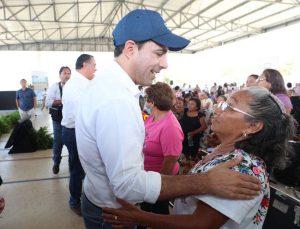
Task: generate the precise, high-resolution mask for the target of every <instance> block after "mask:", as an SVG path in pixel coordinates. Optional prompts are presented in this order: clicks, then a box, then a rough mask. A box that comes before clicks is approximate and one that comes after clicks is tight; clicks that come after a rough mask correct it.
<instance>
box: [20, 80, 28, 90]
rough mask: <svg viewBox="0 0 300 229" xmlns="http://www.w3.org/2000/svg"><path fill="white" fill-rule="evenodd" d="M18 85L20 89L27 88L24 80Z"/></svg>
mask: <svg viewBox="0 0 300 229" xmlns="http://www.w3.org/2000/svg"><path fill="white" fill-rule="evenodd" d="M20 84H21V87H22V88H26V87H27V81H26V80H21V81H20Z"/></svg>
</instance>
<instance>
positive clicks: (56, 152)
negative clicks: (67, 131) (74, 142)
mask: <svg viewBox="0 0 300 229" xmlns="http://www.w3.org/2000/svg"><path fill="white" fill-rule="evenodd" d="M52 125H53V136H54V139H53V157H52V159H53V162H54V164H55V165H59V164H60V161H61V151H62V148H63V142H62V126H61V124H60V122H56V121H54V120H52Z"/></svg>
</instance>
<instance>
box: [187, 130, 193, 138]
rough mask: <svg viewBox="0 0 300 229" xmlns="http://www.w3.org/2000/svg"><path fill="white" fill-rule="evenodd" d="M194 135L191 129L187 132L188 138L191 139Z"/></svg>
mask: <svg viewBox="0 0 300 229" xmlns="http://www.w3.org/2000/svg"><path fill="white" fill-rule="evenodd" d="M194 135H195V134H194V132H193V131H191V132H188V139H192V138H193V136H194Z"/></svg>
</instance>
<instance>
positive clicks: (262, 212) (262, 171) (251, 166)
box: [190, 149, 270, 225]
mask: <svg viewBox="0 0 300 229" xmlns="http://www.w3.org/2000/svg"><path fill="white" fill-rule="evenodd" d="M241 155H242V156H243V161H242V162H241V163H240V164H239V165H237V166H235V167H233V168H232V169H233V170H235V171H239V172H241V173H244V174H249V175H252V176H255V177H257V178H258V179H259V180H260V184H261V186H262V190H261V192H262V194H264V197H263V199H262V201H261V203H260V206H259V209H258V210H257V212H256V214H255V215H254V216H253V220H252V222H253V224H256V225H259V224H261V223H263V221H264V219H265V217H266V215H267V211H268V208H269V202H270V192H269V191H270V190H269V176H268V173H267V168H266V165H265V163H264V161H263V160H262V159H260V158H258V157H256V156H254V155H250V154H247V153H246V152H244V151H243V150H241V149H236V150H234V151H233V152H230V153H229V154H226V155H217V156H215V157H214V158H212V159H211V160H210V161H209V162H206V163H203V162H202V161H199V162H198V163H197V164H196V165H195V166H194V167H193V168H192V169H191V170H190V173H201V172H205V171H207V170H209V169H211V168H213V167H215V166H217V165H218V164H220V163H224V162H226V161H229V160H231V159H233V158H236V157H237V156H241Z"/></svg>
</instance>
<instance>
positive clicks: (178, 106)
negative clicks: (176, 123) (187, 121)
mask: <svg viewBox="0 0 300 229" xmlns="http://www.w3.org/2000/svg"><path fill="white" fill-rule="evenodd" d="M175 108H176V109H181V108H183V101H182V100H180V99H176V103H175Z"/></svg>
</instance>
